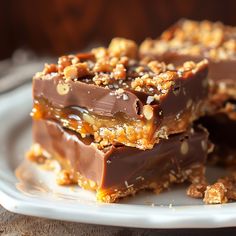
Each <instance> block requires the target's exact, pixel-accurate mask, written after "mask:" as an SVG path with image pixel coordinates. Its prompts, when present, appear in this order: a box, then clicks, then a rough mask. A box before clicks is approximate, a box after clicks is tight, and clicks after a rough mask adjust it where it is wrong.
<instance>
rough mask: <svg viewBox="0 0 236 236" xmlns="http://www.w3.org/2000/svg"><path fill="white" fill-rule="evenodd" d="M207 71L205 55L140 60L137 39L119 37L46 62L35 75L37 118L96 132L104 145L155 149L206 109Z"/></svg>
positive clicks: (83, 133) (85, 133)
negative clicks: (198, 58)
mask: <svg viewBox="0 0 236 236" xmlns="http://www.w3.org/2000/svg"><path fill="white" fill-rule="evenodd" d="M207 72H208V62H207V61H206V60H203V61H200V62H199V63H194V62H191V61H188V62H185V63H184V64H183V65H181V66H179V67H174V66H173V65H170V64H165V63H163V62H159V61H157V60H153V59H151V58H148V57H146V58H143V59H139V57H138V48H137V45H136V44H135V43H134V42H133V41H131V40H126V39H120V38H116V39H113V40H112V42H111V44H110V45H109V47H108V48H96V49H93V50H91V51H90V52H88V53H83V54H76V55H68V56H63V57H60V58H59V60H58V63H57V64H51V65H45V68H44V70H43V71H42V72H39V73H37V74H36V75H35V76H34V78H33V99H34V108H33V111H32V117H33V119H34V120H40V119H47V120H53V121H55V122H57V123H58V124H60V125H61V126H63V127H65V128H68V129H71V130H73V131H75V132H77V133H79V134H80V135H81V136H82V137H87V136H90V135H92V136H93V137H94V141H95V142H96V143H99V145H100V146H103V147H106V146H108V145H111V144H116V143H118V144H123V145H125V146H131V147H136V148H139V149H142V150H145V149H152V148H153V146H154V145H155V144H156V143H158V142H159V141H160V139H167V138H168V137H169V135H171V134H175V133H180V132H184V131H186V130H187V129H188V127H189V126H190V125H191V123H192V122H193V121H194V120H196V119H197V118H199V117H200V116H201V115H203V114H204V113H205V110H206V106H207V105H206V104H207V99H208V80H207Z"/></svg>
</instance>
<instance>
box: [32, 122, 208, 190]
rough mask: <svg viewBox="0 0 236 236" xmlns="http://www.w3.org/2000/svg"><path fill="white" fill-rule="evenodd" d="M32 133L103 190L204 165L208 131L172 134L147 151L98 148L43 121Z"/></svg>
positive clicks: (135, 183)
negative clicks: (182, 150) (182, 149)
mask: <svg viewBox="0 0 236 236" xmlns="http://www.w3.org/2000/svg"><path fill="white" fill-rule="evenodd" d="M33 134H34V142H35V143H39V144H40V145H41V146H42V147H43V148H44V149H45V150H47V151H48V152H49V153H51V154H52V156H53V155H60V156H61V157H62V158H64V159H65V160H68V161H69V162H70V164H71V166H72V168H73V169H74V171H76V172H79V173H80V174H81V175H82V176H84V177H86V178H88V179H90V180H93V181H95V182H96V183H97V185H98V187H99V188H102V189H109V188H116V187H122V186H123V187H125V185H126V184H127V183H128V184H134V185H135V186H139V185H144V184H145V183H150V182H152V181H157V180H158V179H160V178H161V177H162V176H163V175H166V174H168V173H169V172H170V171H173V172H174V173H176V175H180V173H181V171H183V170H187V169H191V167H192V166H194V165H198V164H199V165H203V164H204V163H205V160H206V156H207V148H206V147H207V144H208V133H207V132H206V131H205V130H203V129H200V128H196V129H195V131H194V132H193V129H191V130H189V131H187V132H185V133H182V134H178V135H172V136H170V137H169V139H167V140H162V141H161V142H160V143H159V144H157V145H155V146H154V148H153V149H151V150H146V151H142V150H139V149H136V148H132V147H125V146H116V147H115V146H110V147H108V148H107V149H106V150H98V149H97V148H96V147H95V145H94V144H93V143H92V141H93V140H92V139H91V138H83V139H81V137H80V136H79V135H78V134H77V133H75V132H72V131H70V130H66V129H63V128H61V126H59V125H58V124H56V123H54V122H52V121H46V120H38V121H34V122H33ZM183 142H187V146H188V151H187V153H186V154H183V153H181V145H182V144H183ZM203 143H204V144H206V145H203ZM140 176H142V178H144V180H142V181H144V182H142V181H141V180H140V179H139V178H138V177H140ZM125 183H126V184H125Z"/></svg>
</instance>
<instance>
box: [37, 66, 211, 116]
mask: <svg viewBox="0 0 236 236" xmlns="http://www.w3.org/2000/svg"><path fill="white" fill-rule="evenodd" d="M207 72H208V68H207V64H206V65H205V66H204V67H202V68H201V69H200V70H199V71H198V72H197V73H195V74H190V75H189V76H188V78H179V79H177V80H176V81H175V85H174V86H173V87H172V88H171V89H170V91H169V92H168V93H167V94H166V95H165V97H164V98H162V99H161V101H159V102H158V103H157V102H156V101H154V102H153V103H152V104H151V105H153V106H154V107H155V109H154V110H155V111H156V115H158V112H159V111H160V110H161V111H162V113H163V115H164V116H168V115H170V114H171V115H172V114H174V115H176V114H177V113H178V112H181V111H182V110H184V109H185V108H186V104H187V102H188V101H189V100H190V99H191V100H192V101H193V102H199V101H200V100H204V99H205V98H206V97H207V93H208V88H207V86H203V84H204V83H203V82H204V80H205V79H206V76H207ZM63 81H64V80H63V78H61V77H59V76H50V75H49V78H48V79H41V78H34V79H33V97H34V99H40V98H44V99H47V100H48V101H49V102H50V103H51V104H52V105H53V106H54V107H60V108H61V107H68V106H79V107H82V108H86V109H88V110H90V111H92V112H93V113H95V114H98V115H105V116H114V115H115V114H117V113H124V114H125V115H127V116H129V117H132V118H140V117H141V116H142V110H143V106H144V105H145V104H146V100H147V97H148V96H149V94H147V93H144V92H137V91H134V90H131V89H125V94H126V95H127V96H128V99H127V100H124V99H122V96H121V97H119V96H116V95H114V90H111V89H108V88H104V87H100V86H96V85H93V84H89V83H85V82H81V81H68V82H67V84H68V85H69V87H70V90H69V92H68V93H67V94H65V95H60V94H59V93H58V92H57V85H58V84H59V83H62V82H63ZM176 86H178V87H180V92H179V93H178V94H176V93H174V91H173V90H174V89H175V88H176ZM140 115H141V116H140Z"/></svg>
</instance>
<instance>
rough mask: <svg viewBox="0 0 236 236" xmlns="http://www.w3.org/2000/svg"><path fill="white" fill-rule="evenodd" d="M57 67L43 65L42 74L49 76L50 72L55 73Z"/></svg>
mask: <svg viewBox="0 0 236 236" xmlns="http://www.w3.org/2000/svg"><path fill="white" fill-rule="evenodd" d="M57 70H58V69H57V65H55V64H50V65H49V64H45V65H44V69H43V74H50V73H52V72H57Z"/></svg>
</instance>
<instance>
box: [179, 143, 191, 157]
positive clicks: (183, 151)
mask: <svg viewBox="0 0 236 236" xmlns="http://www.w3.org/2000/svg"><path fill="white" fill-rule="evenodd" d="M188 149H189V147H188V142H187V141H186V140H184V141H183V142H182V143H181V146H180V152H181V154H183V155H186V154H187V153H188Z"/></svg>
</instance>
